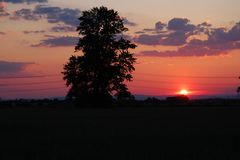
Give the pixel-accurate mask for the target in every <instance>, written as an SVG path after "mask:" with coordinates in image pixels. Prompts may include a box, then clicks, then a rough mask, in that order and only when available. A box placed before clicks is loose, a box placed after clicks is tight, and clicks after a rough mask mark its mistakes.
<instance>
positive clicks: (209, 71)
mask: <svg viewBox="0 0 240 160" xmlns="http://www.w3.org/2000/svg"><path fill="white" fill-rule="evenodd" d="M97 6H106V7H109V8H112V9H115V10H117V11H118V12H119V14H120V16H121V17H123V18H125V25H126V27H128V28H129V31H128V32H127V33H126V37H127V38H128V39H130V40H131V41H133V42H134V43H136V44H137V45H138V47H137V48H136V49H135V50H133V51H132V52H134V54H135V56H136V57H137V64H136V65H135V67H136V71H135V72H134V73H133V76H134V78H133V82H131V83H129V84H128V86H129V89H130V91H131V92H132V93H133V94H139V95H175V94H178V92H179V91H180V90H182V89H185V90H188V91H189V95H196V96H198V95H211V96H217V95H235V94H236V89H237V87H238V86H240V80H239V79H238V77H239V76H240V10H239V6H240V1H239V0H184V1H180V0H147V1H146V0H130V1H129V0H121V1H119V0H108V1H107V0H67V1H63V0H0V42H1V45H0V97H1V98H11V99H12V98H50V97H63V96H65V94H66V91H67V88H66V87H65V84H64V81H63V80H62V75H61V71H62V70H63V64H65V63H66V62H67V61H68V58H69V57H70V56H71V55H76V54H80V52H78V53H75V52H74V46H75V44H76V43H77V40H78V33H77V32H76V31H75V30H76V26H77V25H78V24H79V21H78V19H77V18H78V17H79V16H80V15H81V11H84V10H88V9H91V8H92V7H97Z"/></svg>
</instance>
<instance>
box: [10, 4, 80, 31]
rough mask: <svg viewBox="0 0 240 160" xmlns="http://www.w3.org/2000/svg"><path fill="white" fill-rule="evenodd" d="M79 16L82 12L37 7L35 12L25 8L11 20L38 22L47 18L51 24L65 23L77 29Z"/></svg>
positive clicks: (17, 12) (42, 6)
mask: <svg viewBox="0 0 240 160" xmlns="http://www.w3.org/2000/svg"><path fill="white" fill-rule="evenodd" d="M79 16H80V10H78V9H70V8H60V7H51V6H47V5H37V6H36V7H35V9H33V10H31V9H25V8H23V9H21V10H17V11H16V12H15V13H14V15H13V16H12V17H11V19H13V20H18V19H25V20H30V21H37V20H40V19H43V18H45V19H47V21H48V22H49V23H64V24H66V25H69V26H74V27H76V26H77V25H78V23H79V20H78V18H79Z"/></svg>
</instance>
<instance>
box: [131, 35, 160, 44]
mask: <svg viewBox="0 0 240 160" xmlns="http://www.w3.org/2000/svg"><path fill="white" fill-rule="evenodd" d="M162 38H163V36H162V35H149V34H141V35H139V36H138V37H135V38H134V41H135V42H136V43H139V44H143V45H159V44H161V40H162Z"/></svg>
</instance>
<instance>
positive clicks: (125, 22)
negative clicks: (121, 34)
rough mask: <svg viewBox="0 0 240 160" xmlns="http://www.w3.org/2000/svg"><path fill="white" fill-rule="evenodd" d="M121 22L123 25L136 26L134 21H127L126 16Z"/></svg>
mask: <svg viewBox="0 0 240 160" xmlns="http://www.w3.org/2000/svg"><path fill="white" fill-rule="evenodd" d="M123 23H124V24H125V25H127V26H131V27H134V26H137V24H136V23H134V22H132V21H129V20H128V19H127V18H124V20H123Z"/></svg>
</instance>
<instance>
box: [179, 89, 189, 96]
mask: <svg viewBox="0 0 240 160" xmlns="http://www.w3.org/2000/svg"><path fill="white" fill-rule="evenodd" d="M179 94H181V95H185V96H186V95H188V94H189V92H188V90H186V89H182V90H181V91H180V92H179Z"/></svg>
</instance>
